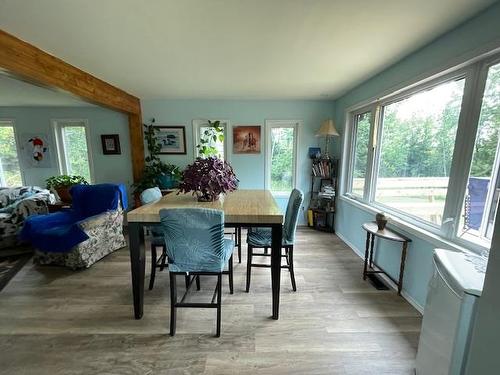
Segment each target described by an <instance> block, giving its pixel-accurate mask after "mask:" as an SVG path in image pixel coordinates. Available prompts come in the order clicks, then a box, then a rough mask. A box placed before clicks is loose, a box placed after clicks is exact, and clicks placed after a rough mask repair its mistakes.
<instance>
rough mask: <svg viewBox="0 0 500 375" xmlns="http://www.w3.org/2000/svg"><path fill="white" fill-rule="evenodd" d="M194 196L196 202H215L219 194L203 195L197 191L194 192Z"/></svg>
mask: <svg viewBox="0 0 500 375" xmlns="http://www.w3.org/2000/svg"><path fill="white" fill-rule="evenodd" d="M196 196H197V197H198V202H215V201H216V200H218V199H219V195H217V196H215V197H214V196H211V195H204V194H202V193H200V192H198V191H197V192H196Z"/></svg>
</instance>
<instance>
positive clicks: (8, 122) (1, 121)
mask: <svg viewBox="0 0 500 375" xmlns="http://www.w3.org/2000/svg"><path fill="white" fill-rule="evenodd" d="M3 126H6V127H7V126H11V127H12V130H13V132H14V142H15V144H16V153H17V162H18V163H19V174H20V175H21V183H22V185H23V186H26V177H25V176H24V168H23V163H24V160H22V157H21V155H22V153H21V147H20V142H19V136H18V135H17V129H16V121H15V120H14V119H11V118H0V127H3Z"/></svg>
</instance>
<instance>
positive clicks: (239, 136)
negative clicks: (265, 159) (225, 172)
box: [233, 125, 261, 154]
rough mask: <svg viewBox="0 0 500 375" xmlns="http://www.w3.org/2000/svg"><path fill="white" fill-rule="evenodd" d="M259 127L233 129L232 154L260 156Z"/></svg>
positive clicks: (236, 127)
mask: <svg viewBox="0 0 500 375" xmlns="http://www.w3.org/2000/svg"><path fill="white" fill-rule="evenodd" d="M260 140H261V138H260V125H242V126H235V127H233V154H260V143H261V141H260Z"/></svg>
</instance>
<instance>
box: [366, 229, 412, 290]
mask: <svg viewBox="0 0 500 375" xmlns="http://www.w3.org/2000/svg"><path fill="white" fill-rule="evenodd" d="M362 227H363V229H364V230H365V231H366V249H365V266H364V269H363V280H366V275H369V274H373V273H383V274H384V275H386V276H387V277H388V278H389V279H391V280H392V281H394V283H396V285H397V286H398V295H401V289H403V276H404V273H405V262H406V251H407V249H408V243H409V242H411V239H409V238H408V237H405V236H403V235H402V234H399V233H397V232H394V231H392V230H390V229H387V228H385V229H382V230H379V229H378V226H377V223H376V222H374V221H372V222H369V223H364V224H363V225H362ZM375 237H379V238H383V239H385V240H389V241H395V242H401V243H402V244H403V250H402V252H401V263H400V266H399V280H398V281H396V280H394V279H393V278H392V277H391V276H390V275H389V274H388V273H387V272H385V271H384V270H382V268H380V266H378V265H376V264H375V263H374V262H373V247H374V243H375ZM373 265H375V266H377V268H378V270H374V269H373ZM368 266H369V267H370V268H371V270H368Z"/></svg>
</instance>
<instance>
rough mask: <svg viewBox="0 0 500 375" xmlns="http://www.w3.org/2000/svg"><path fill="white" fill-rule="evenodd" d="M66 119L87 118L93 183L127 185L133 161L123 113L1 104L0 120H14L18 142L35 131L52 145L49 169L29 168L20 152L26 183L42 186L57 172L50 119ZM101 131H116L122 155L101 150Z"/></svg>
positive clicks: (130, 179) (130, 177)
mask: <svg viewBox="0 0 500 375" xmlns="http://www.w3.org/2000/svg"><path fill="white" fill-rule="evenodd" d="M65 118H66V119H86V120H88V124H89V132H90V140H91V149H92V158H93V162H94V178H95V181H94V182H96V183H101V182H123V183H125V184H127V186H130V184H131V183H132V182H133V180H132V163H131V157H130V140H129V131H128V119H127V117H126V116H125V115H123V114H121V113H118V112H114V111H111V110H108V109H105V108H100V107H0V119H9V120H14V123H15V129H16V135H17V138H18V141H19V142H22V141H21V137H22V136H23V134H37V133H38V134H45V135H47V137H48V139H49V142H50V145H51V149H52V152H51V157H52V167H51V168H32V167H29V166H28V165H27V163H26V162H25V161H24V160H23V157H22V155H20V164H21V169H22V172H23V174H24V179H25V183H26V184H27V185H38V186H42V187H44V186H45V179H46V178H48V177H50V176H53V175H58V174H59V170H58V167H57V160H56V157H57V156H56V148H55V147H56V146H55V141H54V134H53V131H52V125H51V120H53V119H65ZM101 134H119V136H120V145H121V151H122V153H121V155H104V154H103V153H102V146H101ZM20 151H21V154H22V150H20Z"/></svg>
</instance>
